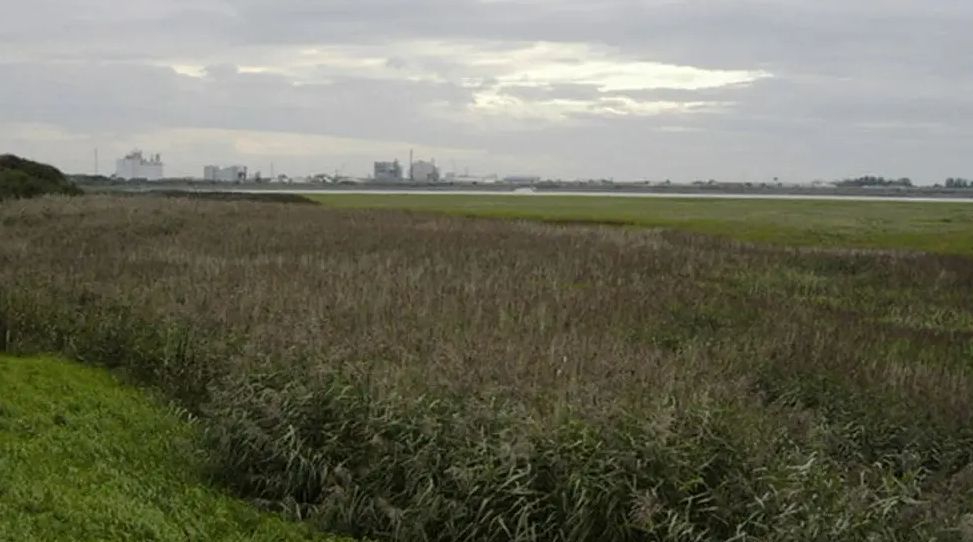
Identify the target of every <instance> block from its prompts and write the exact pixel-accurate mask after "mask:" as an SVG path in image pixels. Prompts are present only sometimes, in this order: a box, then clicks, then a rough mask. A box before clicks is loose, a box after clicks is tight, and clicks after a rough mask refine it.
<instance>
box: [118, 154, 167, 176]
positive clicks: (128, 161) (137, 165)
mask: <svg viewBox="0 0 973 542" xmlns="http://www.w3.org/2000/svg"><path fill="white" fill-rule="evenodd" d="M115 177H117V178H119V179H125V180H129V179H145V180H148V181H158V180H159V179H162V178H163V163H162V156H161V155H159V154H150V155H149V156H148V157H146V156H144V155H143V154H142V151H140V150H138V149H136V150H134V151H132V152H130V153H128V154H126V155H125V156H124V157H123V158H119V159H118V160H116V161H115Z"/></svg>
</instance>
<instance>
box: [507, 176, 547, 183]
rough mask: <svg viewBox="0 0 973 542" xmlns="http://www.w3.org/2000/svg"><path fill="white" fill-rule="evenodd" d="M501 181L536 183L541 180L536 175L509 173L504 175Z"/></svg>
mask: <svg viewBox="0 0 973 542" xmlns="http://www.w3.org/2000/svg"><path fill="white" fill-rule="evenodd" d="M503 182H505V183H509V184H536V183H539V182H541V178H540V177H539V176H536V175H510V176H507V177H504V178H503Z"/></svg>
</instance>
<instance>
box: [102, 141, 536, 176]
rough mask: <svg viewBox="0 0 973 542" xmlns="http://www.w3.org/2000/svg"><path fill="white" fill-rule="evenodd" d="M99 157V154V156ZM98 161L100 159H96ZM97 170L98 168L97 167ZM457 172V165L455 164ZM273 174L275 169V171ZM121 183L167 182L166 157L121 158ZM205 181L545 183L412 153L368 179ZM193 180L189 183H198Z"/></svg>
mask: <svg viewBox="0 0 973 542" xmlns="http://www.w3.org/2000/svg"><path fill="white" fill-rule="evenodd" d="M96 156H97V154H96ZM96 161H97V159H96ZM96 167H97V164H96ZM454 169H455V164H454ZM271 170H273V168H271ZM112 177H114V178H115V179H119V180H144V181H158V180H163V179H166V177H165V174H164V164H163V162H162V156H161V155H159V154H151V155H144V154H143V152H142V151H141V150H138V149H136V150H133V151H132V152H130V153H128V154H126V155H125V156H124V157H122V158H119V159H118V160H117V161H116V165H115V174H114V175H113V176H112ZM201 178H202V180H204V181H210V182H247V181H255V182H261V181H266V182H293V183H363V182H379V183H389V182H393V183H394V182H412V183H438V182H444V183H451V184H491V183H498V182H506V183H511V184H533V183H537V182H540V181H541V178H540V177H538V176H532V175H513V176H508V177H504V178H502V179H500V178H499V177H498V176H497V175H495V174H491V175H482V176H481V175H470V173H469V172H468V171H466V172H464V173H462V174H459V173H457V172H456V171H451V172H446V173H443V172H442V171H441V169H440V168H439V166H437V165H436V160H435V159H430V160H428V161H427V160H414V159H413V156H412V151H410V152H409V160H408V162H407V163H406V164H405V165H403V164H402V163H401V162H399V160H398V159H395V160H392V161H376V162H374V164H373V168H372V172H371V175H369V176H367V177H349V176H345V175H341V174H340V173H339V171H338V170H336V171H335V173H334V174H333V175H326V174H319V175H313V176H307V177H289V176H287V175H276V176H275V175H273V173H271V175H270V177H263V176H262V175H261V173H260V172H259V171H255V172H252V173H251V172H250V170H249V169H248V168H247V166H243V165H229V166H219V165H205V166H203V171H202V177H201ZM198 179H200V177H191V178H189V180H198Z"/></svg>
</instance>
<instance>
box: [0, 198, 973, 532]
mask: <svg viewBox="0 0 973 542" xmlns="http://www.w3.org/2000/svg"><path fill="white" fill-rule="evenodd" d="M525 199H527V198H525ZM531 200H532V201H534V200H533V199H531ZM944 224H947V225H948V224H950V223H947V222H944ZM930 228H931V227H930ZM946 229H948V228H946ZM930 231H932V230H931V229H930ZM0 262H2V265H0V324H2V325H4V326H6V328H7V330H8V331H9V333H8V335H9V343H10V344H9V347H10V348H11V349H14V350H18V351H25V352H27V351H57V352H61V353H63V354H64V355H65V356H68V357H72V358H75V359H79V360H82V361H85V362H88V363H106V364H109V365H112V366H120V368H122V369H124V370H125V371H126V372H127V373H129V374H130V375H131V376H132V377H134V378H137V379H140V380H141V381H142V382H143V383H146V384H151V385H153V386H156V387H157V388H158V389H160V390H161V391H163V392H165V393H167V394H168V395H169V396H171V397H173V398H175V399H177V400H179V401H180V402H181V404H182V405H184V406H185V407H186V408H187V409H189V410H191V411H192V412H195V413H197V414H198V415H199V416H200V418H201V420H204V422H203V423H202V425H201V427H204V428H205V438H204V440H203V442H204V444H205V450H206V454H207V457H208V458H209V459H210V460H211V461H212V462H213V463H215V464H216V465H217V467H218V468H217V472H216V474H217V478H218V480H219V481H221V482H222V484H224V485H226V486H227V487H229V488H231V489H232V490H234V491H235V492H236V493H238V494H240V495H244V496H246V497H249V498H255V499H260V500H261V501H262V502H265V503H268V504H274V505H276V506H279V507H284V508H287V509H289V510H292V511H296V512H299V513H300V514H301V516H302V517H304V518H306V519H307V521H308V522H309V523H310V524H312V525H314V526H317V527H319V528H320V529H322V530H325V531H329V532H335V533H342V534H348V535H353V536H359V537H365V536H367V537H370V538H374V539H378V540H394V541H403V542H404V541H412V540H430V541H437V542H453V541H460V540H464V541H465V540H477V541H479V540H484V541H504V542H509V541H518V542H519V541H544V542H547V541H564V542H577V541H592V542H594V541H599V542H602V541H632V542H635V541H639V542H641V541H655V540H663V541H690V540H698V541H713V542H717V541H719V542H723V541H726V540H740V541H743V540H747V541H754V542H770V541H774V542H778V541H779V542H785V541H786V542H795V541H797V542H805V541H806V542H812V541H815V542H816V541H819V540H829V541H842V542H843V541H854V542H858V541H861V542H865V541H871V540H883V541H929V540H937V541H950V540H955V541H958V540H964V539H963V536H964V535H963V532H962V529H961V526H962V525H964V523H963V522H964V521H967V520H966V519H964V518H968V517H969V516H966V514H969V513H970V512H971V510H970V497H971V495H973V466H971V464H973V366H971V365H970V363H969V361H970V359H971V358H973V265H971V259H969V258H964V257H960V256H943V255H932V254H922V253H913V254H907V253H897V252H893V253H876V252H869V251H850V250H847V251H842V250H832V251H821V250H807V249H802V250H798V249H790V248H778V247H769V246H752V245H741V244H738V243H734V242H730V241H726V240H722V239H718V238H713V237H709V236H705V235H699V234H693V233H685V232H669V231H635V230H627V229H619V228H599V227H578V226H573V227H568V226H558V225H552V224H538V223H528V222H518V221H496V220H481V219H471V218H461V217H455V216H443V215H421V214H416V213H406V212H398V211H392V210H335V209H322V208H320V207H317V206H308V205H300V206H287V205H284V204H270V203H254V202H214V201H189V200H179V199H163V198H110V197H84V198H78V199H74V200H68V199H56V198H53V199H45V200H41V201H32V202H28V203H26V204H19V205H17V206H3V207H0Z"/></svg>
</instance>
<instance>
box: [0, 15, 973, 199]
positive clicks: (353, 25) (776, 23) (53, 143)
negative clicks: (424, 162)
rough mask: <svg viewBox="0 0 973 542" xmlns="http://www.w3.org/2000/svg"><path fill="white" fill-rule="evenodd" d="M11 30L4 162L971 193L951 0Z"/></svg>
mask: <svg viewBox="0 0 973 542" xmlns="http://www.w3.org/2000/svg"><path fill="white" fill-rule="evenodd" d="M7 13H8V14H10V13H12V14H13V16H10V17H5V18H3V19H2V20H0V74H3V81H4V83H5V84H4V85H0V150H10V151H14V152H20V153H24V154H28V155H31V156H35V157H37V158H39V159H45V160H50V161H52V162H54V163H56V164H58V165H60V166H61V167H63V168H65V169H67V170H70V171H78V172H90V171H92V170H93V169H94V167H95V163H94V157H93V153H94V149H95V148H98V149H99V150H100V155H101V156H102V157H103V160H102V162H101V169H102V171H103V172H104V171H105V170H110V162H109V158H113V157H114V156H117V155H121V154H123V153H124V152H126V151H127V150H129V149H130V148H132V147H142V148H145V150H146V151H147V152H161V153H162V154H163V158H164V159H165V161H166V163H167V173H170V174H177V175H181V174H196V175H199V174H200V173H201V169H202V165H203V164H205V163H243V164H245V165H248V166H250V167H251V169H262V170H267V168H268V167H270V164H271V163H273V164H274V167H275V168H276V171H278V172H289V173H292V174H305V173H313V172H321V171H333V170H334V169H343V170H344V171H347V172H349V173H355V174H365V173H366V172H367V171H368V169H369V166H370V163H371V161H373V160H381V159H392V158H396V157H398V158H400V159H403V158H405V157H406V156H407V155H408V152H409V149H410V148H414V149H415V150H416V154H417V156H419V157H423V158H429V157H433V158H436V159H437V161H439V162H440V163H441V164H443V165H444V166H445V167H446V169H451V168H452V167H454V166H453V164H454V163H455V164H456V166H455V167H456V168H457V169H464V168H468V169H470V170H471V171H473V172H478V173H490V172H496V173H500V174H501V175H503V174H508V173H529V174H539V175H545V176H557V177H587V176H612V177H615V178H617V179H634V178H644V177H648V178H653V179H664V178H671V179H673V180H693V179H696V178H705V179H709V178H718V179H724V180H752V181H759V180H765V179H769V178H770V177H774V176H776V177H780V178H782V179H785V180H793V181H809V180H812V179H815V178H825V179H830V178H835V177H841V176H846V175H860V174H880V175H892V176H903V175H905V176H910V177H912V178H914V179H917V180H918V181H924V182H930V183H931V182H938V181H941V180H942V179H943V178H945V177H947V176H973V172H971V171H970V169H973V164H971V163H970V161H969V159H968V158H967V156H968V149H969V148H971V144H973V135H971V134H973V93H971V92H969V89H971V88H973V56H970V55H969V54H968V51H970V50H971V49H973V33H970V32H968V30H967V29H968V28H969V27H970V24H971V23H973V4H970V3H969V2H966V1H964V2H961V1H959V0H926V1H925V2H919V1H918V0H915V1H913V0H882V1H881V2H879V1H877V0H864V1H859V2H846V1H837V0H786V1H785V0H763V1H755V0H732V1H731V0H706V1H702V0H695V1H693V0H683V1H679V0H603V1H602V2H597V3H595V2H581V1H577V0H562V1H553V0H534V1H515V0H489V1H487V0H479V1H477V0H416V1H413V2H398V1H392V0H357V1H356V2H346V1H337V0H330V1H320V0H319V1H311V0H275V1H271V0H234V1H233V2H229V1H220V0H192V1H189V0H153V1H149V0H137V1H131V2H126V3H123V4H119V3H117V2H110V1H109V0H91V1H88V2H83V3H82V2H73V1H70V2H69V1H68V0H35V1H33V2H29V3H20V4H17V5H14V6H12V7H11V8H8V9H7Z"/></svg>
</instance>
